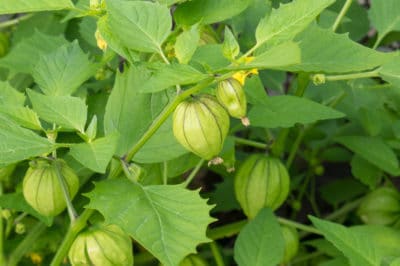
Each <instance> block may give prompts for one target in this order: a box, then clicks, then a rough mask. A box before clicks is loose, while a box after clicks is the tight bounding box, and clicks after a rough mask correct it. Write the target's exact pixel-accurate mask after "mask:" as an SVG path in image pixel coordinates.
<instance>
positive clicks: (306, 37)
mask: <svg viewBox="0 0 400 266" xmlns="http://www.w3.org/2000/svg"><path fill="white" fill-rule="evenodd" d="M295 40H296V41H298V42H299V46H300V49H301V62H300V64H298V65H295V66H292V67H289V68H288V69H287V70H291V71H305V72H327V73H329V72H334V73H344V72H352V71H362V70H369V69H372V68H375V67H378V66H380V65H382V64H384V63H386V62H388V61H389V60H391V59H392V58H393V54H391V53H381V52H377V51H375V50H372V49H370V48H367V47H365V46H362V45H360V44H358V43H356V42H353V41H352V40H350V39H349V38H348V36H347V35H346V34H336V33H334V32H332V31H331V30H330V29H322V28H319V27H318V26H316V25H315V24H314V25H312V26H310V27H309V28H308V29H307V30H306V31H304V32H303V33H301V34H300V35H299V36H297V37H296V39H295ZM332 44H335V45H332Z"/></svg>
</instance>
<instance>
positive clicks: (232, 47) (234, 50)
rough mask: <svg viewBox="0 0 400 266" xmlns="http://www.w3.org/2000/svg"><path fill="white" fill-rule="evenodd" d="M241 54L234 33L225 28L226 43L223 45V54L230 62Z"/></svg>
mask: <svg viewBox="0 0 400 266" xmlns="http://www.w3.org/2000/svg"><path fill="white" fill-rule="evenodd" d="M239 52H240V47H239V44H238V42H237V41H236V38H235V36H234V35H233V33H232V31H231V30H230V29H229V28H228V27H225V34H224V42H223V44H222V53H223V54H224V56H225V57H226V58H228V59H229V60H233V59H235V58H236V56H237V55H238V54H239Z"/></svg>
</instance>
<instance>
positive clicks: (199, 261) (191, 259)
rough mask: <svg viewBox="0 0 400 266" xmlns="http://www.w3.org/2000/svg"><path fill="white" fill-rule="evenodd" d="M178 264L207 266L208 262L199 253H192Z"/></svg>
mask: <svg viewBox="0 0 400 266" xmlns="http://www.w3.org/2000/svg"><path fill="white" fill-rule="evenodd" d="M179 266H208V263H207V261H205V260H204V259H203V258H202V257H200V256H199V255H194V254H192V255H189V256H187V257H185V258H184V259H183V260H182V261H181V263H180V264H179Z"/></svg>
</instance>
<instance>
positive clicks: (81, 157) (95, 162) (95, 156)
mask: <svg viewBox="0 0 400 266" xmlns="http://www.w3.org/2000/svg"><path fill="white" fill-rule="evenodd" d="M117 141H118V134H111V135H108V136H106V137H104V138H99V139H96V140H94V141H92V142H89V143H80V144H76V145H73V146H72V147H71V150H70V155H71V156H72V157H74V158H75V159H76V160H77V161H78V162H80V163H81V164H82V165H84V166H86V167H87V168H89V169H91V170H93V171H95V172H98V173H105V171H106V168H107V165H108V163H109V162H110V160H111V158H112V156H113V155H114V152H115V149H116V147H117Z"/></svg>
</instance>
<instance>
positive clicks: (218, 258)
mask: <svg viewBox="0 0 400 266" xmlns="http://www.w3.org/2000/svg"><path fill="white" fill-rule="evenodd" d="M210 249H211V252H212V254H213V256H214V260H215V263H216V265H217V266H225V263H224V259H223V257H222V255H221V252H220V250H219V248H218V246H217V244H216V243H215V242H214V241H213V242H211V243H210Z"/></svg>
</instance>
